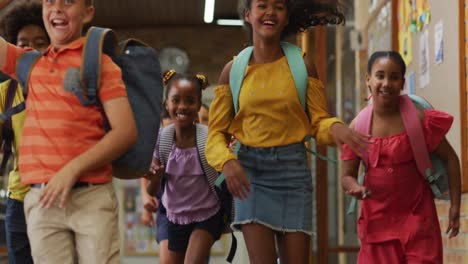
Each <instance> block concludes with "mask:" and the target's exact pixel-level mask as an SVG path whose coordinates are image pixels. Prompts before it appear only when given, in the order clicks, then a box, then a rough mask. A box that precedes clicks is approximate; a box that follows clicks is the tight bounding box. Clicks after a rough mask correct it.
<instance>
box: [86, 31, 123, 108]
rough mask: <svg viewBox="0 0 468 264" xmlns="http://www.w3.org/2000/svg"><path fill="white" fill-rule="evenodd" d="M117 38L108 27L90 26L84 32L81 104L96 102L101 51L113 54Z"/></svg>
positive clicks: (99, 78)
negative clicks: (83, 92) (83, 93)
mask: <svg viewBox="0 0 468 264" xmlns="http://www.w3.org/2000/svg"><path fill="white" fill-rule="evenodd" d="M116 45H117V38H116V36H115V34H114V32H113V31H112V30H111V29H108V28H100V27H91V28H90V29H89V30H88V33H87V34H86V42H85V45H84V47H83V61H82V62H81V71H80V72H81V76H80V79H81V82H82V83H84V86H85V87H84V90H85V95H86V96H84V97H82V98H80V96H78V98H79V99H80V102H81V103H82V104H83V105H91V104H97V103H98V89H99V84H100V82H101V65H102V62H101V59H102V53H103V52H104V54H107V55H109V56H111V57H112V56H113V55H114V51H115V47H116Z"/></svg>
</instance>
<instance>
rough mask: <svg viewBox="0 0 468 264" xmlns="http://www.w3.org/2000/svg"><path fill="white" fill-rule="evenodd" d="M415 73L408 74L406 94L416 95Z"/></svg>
mask: <svg viewBox="0 0 468 264" xmlns="http://www.w3.org/2000/svg"><path fill="white" fill-rule="evenodd" d="M414 87H415V81H414V71H411V72H408V73H407V74H406V77H405V89H404V91H403V92H404V93H405V94H415V89H414Z"/></svg>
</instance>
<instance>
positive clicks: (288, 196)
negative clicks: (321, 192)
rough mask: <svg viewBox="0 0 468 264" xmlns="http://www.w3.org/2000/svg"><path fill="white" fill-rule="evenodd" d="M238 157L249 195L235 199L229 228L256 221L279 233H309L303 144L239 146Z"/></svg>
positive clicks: (308, 186) (309, 189) (308, 176)
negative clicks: (247, 180)
mask: <svg viewBox="0 0 468 264" xmlns="http://www.w3.org/2000/svg"><path fill="white" fill-rule="evenodd" d="M238 159H239V161H240V164H241V165H242V167H243V168H244V170H245V172H246V174H247V177H248V178H249V181H250V194H249V196H248V199H247V200H243V201H242V200H240V199H237V198H236V199H235V200H234V205H235V219H234V221H233V223H232V227H233V228H234V229H236V230H240V227H241V225H242V224H249V223H257V224H261V225H264V226H266V227H268V228H271V229H272V230H275V231H279V232H303V233H306V234H309V235H310V234H312V177H311V173H310V169H309V167H308V164H307V155H306V150H305V147H304V145H303V144H302V143H296V144H291V145H287V146H280V147H271V148H255V147H249V146H244V145H242V146H241V148H240V150H239V154H238Z"/></svg>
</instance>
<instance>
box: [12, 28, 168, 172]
mask: <svg viewBox="0 0 468 264" xmlns="http://www.w3.org/2000/svg"><path fill="white" fill-rule="evenodd" d="M102 52H104V53H105V54H107V55H109V56H110V57H111V58H112V60H113V61H114V62H115V63H116V64H117V65H118V66H119V67H120V69H121V70H122V78H123V81H124V83H125V86H126V90H127V95H128V100H129V101H130V105H131V107H132V111H133V114H134V117H135V121H136V126H137V131H138V140H137V143H136V144H135V145H134V146H132V148H130V149H129V150H128V151H127V152H126V153H124V154H123V155H122V156H121V157H119V158H118V159H117V160H115V161H113V163H112V167H113V175H114V176H115V177H117V178H121V179H135V178H140V177H142V176H143V175H144V174H145V173H146V172H147V171H148V169H149V167H150V165H151V159H152V156H153V155H152V154H153V150H154V146H155V144H156V138H157V131H158V130H159V124H160V117H161V111H162V94H163V84H162V76H161V66H160V64H159V60H158V57H157V55H156V52H155V51H154V49H152V48H151V47H148V46H147V45H146V44H144V43H142V42H140V41H138V40H134V39H128V40H126V41H123V42H121V43H120V44H119V45H117V38H116V36H115V34H114V32H112V30H110V29H106V28H98V27H91V28H90V29H89V30H88V33H87V35H86V44H85V46H84V48H83V60H82V64H81V68H79V69H78V68H69V69H68V70H67V73H66V76H65V78H64V83H63V87H64V89H65V90H67V91H70V92H72V93H73V94H75V95H76V96H77V97H78V99H79V100H80V102H81V104H82V105H85V106H91V105H101V102H99V98H98V96H97V94H98V88H99V84H100V75H101V68H100V67H101V64H100V61H101V55H102ZM41 55H42V54H41V53H40V52H37V51H30V52H26V53H25V54H24V55H22V56H21V58H20V59H19V61H18V64H17V75H18V79H19V82H20V83H21V86H22V87H23V93H24V95H25V97H26V96H27V92H28V83H29V74H30V72H31V69H32V67H34V64H35V63H36V61H37V60H38V59H39V58H40V57H41ZM81 84H83V85H81ZM83 86H84V87H83Z"/></svg>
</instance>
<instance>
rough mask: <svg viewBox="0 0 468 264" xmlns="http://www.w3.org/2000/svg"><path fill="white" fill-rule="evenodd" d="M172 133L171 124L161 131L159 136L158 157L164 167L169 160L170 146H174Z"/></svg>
mask: <svg viewBox="0 0 468 264" xmlns="http://www.w3.org/2000/svg"><path fill="white" fill-rule="evenodd" d="M174 133H175V127H174V124H171V125H169V126H167V127H165V128H163V129H162V130H161V133H160V134H159V138H158V141H159V149H158V155H159V160H160V161H161V162H162V163H163V164H164V166H166V164H167V160H168V159H169V154H170V153H171V150H172V145H173V144H174Z"/></svg>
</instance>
